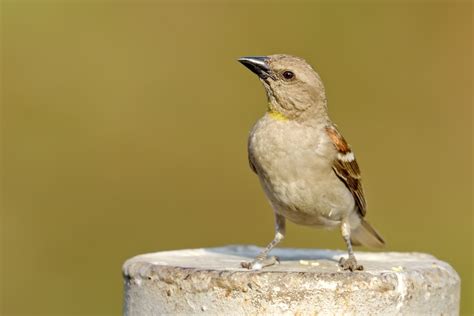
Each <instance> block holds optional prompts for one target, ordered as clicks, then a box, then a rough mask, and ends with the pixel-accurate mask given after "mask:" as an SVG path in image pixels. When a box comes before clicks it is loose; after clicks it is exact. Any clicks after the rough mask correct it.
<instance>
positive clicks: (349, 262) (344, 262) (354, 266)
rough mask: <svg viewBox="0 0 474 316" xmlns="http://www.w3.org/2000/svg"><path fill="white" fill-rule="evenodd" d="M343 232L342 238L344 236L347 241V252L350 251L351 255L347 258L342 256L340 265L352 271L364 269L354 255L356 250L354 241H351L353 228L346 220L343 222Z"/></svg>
mask: <svg viewBox="0 0 474 316" xmlns="http://www.w3.org/2000/svg"><path fill="white" fill-rule="evenodd" d="M341 232H342V238H344V241H345V242H346V246H347V252H348V253H349V257H348V258H347V259H345V258H344V257H341V259H339V266H340V267H341V268H342V269H343V270H350V271H355V270H364V267H363V266H361V265H359V264H358V263H357V260H356V257H355V256H354V251H353V250H352V243H351V228H350V226H349V225H348V224H347V222H346V221H343V222H342V224H341Z"/></svg>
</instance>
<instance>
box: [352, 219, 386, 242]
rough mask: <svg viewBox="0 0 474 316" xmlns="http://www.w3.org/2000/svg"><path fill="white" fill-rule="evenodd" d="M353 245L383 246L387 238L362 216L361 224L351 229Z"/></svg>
mask: <svg viewBox="0 0 474 316" xmlns="http://www.w3.org/2000/svg"><path fill="white" fill-rule="evenodd" d="M351 242H352V244H353V245H355V246H357V245H364V246H367V247H370V248H382V247H383V246H384V245H385V240H384V239H383V238H382V236H380V234H379V233H378V232H377V231H376V230H375V229H374V228H373V227H372V226H370V224H369V223H368V222H367V221H365V220H364V219H363V218H361V221H360V225H358V226H357V227H356V228H354V229H352V230H351Z"/></svg>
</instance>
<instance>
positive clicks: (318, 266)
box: [123, 246, 460, 316]
mask: <svg viewBox="0 0 474 316" xmlns="http://www.w3.org/2000/svg"><path fill="white" fill-rule="evenodd" d="M259 250H260V248H258V247H254V246H228V247H222V248H207V249H192V250H178V251H166V252H158V253H152V254H146V255H141V256H137V257H134V258H132V259H130V260H128V261H127V262H126V263H125V264H124V266H123V273H124V278H125V303H124V314H125V315H140V316H143V315H160V314H178V313H179V314H219V315H248V314H252V315H261V314H297V315H306V314H312V315H314V314H323V315H325V314H357V315H373V314H379V315H380V314H383V315H394V314H397V315H400V314H403V315H441V314H443V315H458V314H459V297H460V279H459V276H458V274H457V273H456V271H454V269H453V268H452V267H451V266H450V265H449V264H447V263H445V262H442V261H440V260H437V259H436V258H434V257H433V256H430V255H427V254H421V253H395V252H390V253H368V252H357V253H356V256H357V258H358V259H359V261H360V263H362V264H363V265H364V267H365V270H364V271H361V272H347V271H341V270H340V269H339V267H338V264H337V261H338V260H339V258H340V257H341V255H344V256H345V252H342V251H330V250H309V249H308V250H306V249H305V250H303V249H281V248H280V249H275V250H273V251H272V254H273V255H276V256H279V257H280V260H281V264H279V265H275V266H272V267H267V268H265V269H263V270H260V271H248V270H245V269H242V268H240V262H241V261H244V260H250V259H251V258H253V257H254V256H255V255H256V254H257V253H258V251H259Z"/></svg>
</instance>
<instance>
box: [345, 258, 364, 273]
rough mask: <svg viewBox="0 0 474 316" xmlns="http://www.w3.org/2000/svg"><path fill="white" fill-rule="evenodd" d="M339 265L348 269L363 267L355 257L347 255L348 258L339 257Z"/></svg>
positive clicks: (354, 269)
mask: <svg viewBox="0 0 474 316" xmlns="http://www.w3.org/2000/svg"><path fill="white" fill-rule="evenodd" d="M339 266H340V267H341V268H342V269H343V270H350V271H357V270H359V271H362V270H364V267H363V266H362V265H360V264H358V263H357V260H356V258H355V257H349V258H348V259H346V258H343V257H341V259H339Z"/></svg>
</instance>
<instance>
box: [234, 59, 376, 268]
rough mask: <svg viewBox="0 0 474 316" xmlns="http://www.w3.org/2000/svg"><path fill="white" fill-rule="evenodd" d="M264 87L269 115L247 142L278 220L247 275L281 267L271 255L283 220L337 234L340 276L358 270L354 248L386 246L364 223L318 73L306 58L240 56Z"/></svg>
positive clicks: (351, 161)
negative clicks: (343, 250)
mask: <svg viewBox="0 0 474 316" xmlns="http://www.w3.org/2000/svg"><path fill="white" fill-rule="evenodd" d="M238 61H239V62H240V63H241V64H243V65H244V66H245V67H247V68H248V69H249V70H251V71H252V72H253V73H254V74H256V75H257V76H258V78H259V80H260V81H261V83H262V84H263V86H264V88H265V92H266V95H267V101H268V105H267V111H266V112H265V114H264V115H263V117H261V118H260V119H259V120H258V121H257V122H256V123H255V125H254V126H253V128H252V129H251V131H250V133H249V137H248V160H249V164H250V168H251V169H252V171H253V172H254V173H255V174H256V175H257V176H258V178H259V181H260V184H261V186H262V188H263V191H264V193H265V195H266V197H267V199H268V201H269V202H270V205H271V207H272V209H273V212H274V215H275V236H274V238H273V240H272V241H271V242H270V243H269V244H268V245H267V246H266V247H265V248H263V250H262V251H261V252H260V253H259V254H258V255H257V257H256V258H255V259H254V260H252V261H246V262H242V263H241V266H242V267H243V268H246V269H251V270H259V269H262V268H264V267H267V266H270V265H273V264H275V263H277V262H278V258H276V257H274V256H268V254H269V252H270V251H271V250H272V249H273V248H274V247H275V246H276V245H277V244H278V243H279V242H280V241H281V240H282V239H283V238H284V237H285V226H286V220H289V221H291V222H293V223H295V224H298V225H304V226H311V227H316V228H326V229H334V228H339V229H340V231H341V234H342V238H343V240H344V242H345V245H346V247H347V253H348V257H347V259H346V258H344V257H341V258H340V260H339V266H340V267H341V268H342V270H350V271H357V270H363V266H362V265H360V264H359V263H358V262H357V259H356V257H355V255H354V251H353V248H352V246H353V245H365V246H368V247H372V248H381V247H383V246H384V244H385V241H384V239H383V238H382V236H380V234H379V233H378V232H377V231H376V230H375V229H374V228H373V227H372V226H371V225H370V224H369V223H368V222H367V221H366V220H365V215H366V211H367V203H366V199H365V196H364V191H363V187H362V182H361V174H360V169H359V165H358V163H357V161H356V158H355V155H354V152H353V151H352V149H351V147H350V146H349V144H348V143H347V142H346V140H345V139H344V137H343V136H342V135H341V133H340V132H339V130H338V128H337V126H336V125H335V124H334V123H333V122H332V121H331V119H330V118H329V115H328V108H327V98H326V93H325V89H324V85H323V82H322V80H321V78H320V76H319V75H318V73H317V72H316V71H315V70H314V69H313V68H312V67H311V65H310V64H308V63H307V62H306V61H305V60H304V59H303V58H300V57H296V56H291V55H286V54H275V55H268V56H250V57H241V58H239V59H238Z"/></svg>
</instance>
